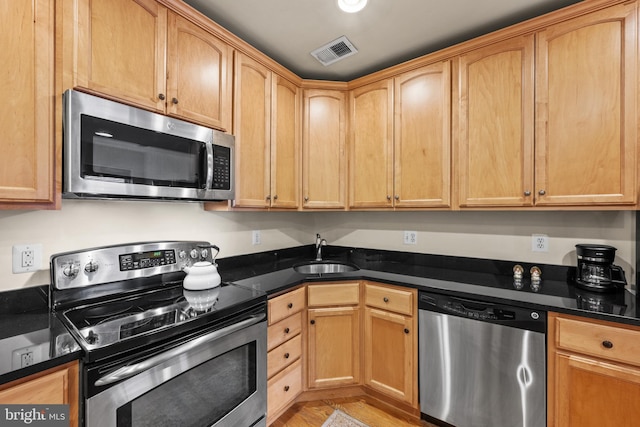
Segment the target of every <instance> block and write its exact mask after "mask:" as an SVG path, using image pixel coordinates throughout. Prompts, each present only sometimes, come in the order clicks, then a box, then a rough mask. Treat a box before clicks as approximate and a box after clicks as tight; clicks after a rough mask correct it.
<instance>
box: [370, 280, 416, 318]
mask: <svg viewBox="0 0 640 427" xmlns="http://www.w3.org/2000/svg"><path fill="white" fill-rule="evenodd" d="M364 289H365V291H364V292H365V298H364V301H365V304H367V305H368V306H370V307H377V308H381V309H383V310H389V311H395V312H396V313H402V314H406V315H409V316H413V310H414V308H413V305H414V296H413V295H414V293H415V292H412V291H410V290H403V289H392V288H388V287H386V286H376V285H371V284H368V283H367V284H366V285H365V288H364Z"/></svg>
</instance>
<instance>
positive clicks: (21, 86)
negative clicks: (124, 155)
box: [0, 0, 54, 207]
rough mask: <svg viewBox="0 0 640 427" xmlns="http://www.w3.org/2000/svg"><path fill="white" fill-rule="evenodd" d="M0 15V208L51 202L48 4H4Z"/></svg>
mask: <svg viewBox="0 0 640 427" xmlns="http://www.w3.org/2000/svg"><path fill="white" fill-rule="evenodd" d="M1 11H2V12H1V13H0V23H2V28H3V31H4V35H3V43H2V50H1V51H0V59H1V60H2V64H3V67H2V76H3V77H2V85H3V93H4V95H5V96H4V100H3V102H2V107H1V108H0V112H1V114H0V149H1V150H2V155H1V156H0V204H3V205H4V203H5V202H8V205H9V207H11V206H16V207H18V206H26V205H25V204H24V203H39V204H42V203H45V204H49V203H53V201H54V200H53V199H54V191H53V189H54V184H53V179H54V177H53V169H54V166H53V165H54V160H53V159H54V142H53V136H54V123H53V118H54V103H53V102H54V92H53V88H54V74H53V70H54V33H53V27H54V2H52V1H49V0H35V1H33V0H11V1H5V2H2V8H1ZM14 202H20V204H18V205H14V204H13V203H14Z"/></svg>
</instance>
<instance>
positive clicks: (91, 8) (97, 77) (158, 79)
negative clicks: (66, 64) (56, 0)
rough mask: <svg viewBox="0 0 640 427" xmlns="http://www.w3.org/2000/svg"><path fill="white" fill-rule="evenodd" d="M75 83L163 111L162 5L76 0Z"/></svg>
mask: <svg viewBox="0 0 640 427" xmlns="http://www.w3.org/2000/svg"><path fill="white" fill-rule="evenodd" d="M77 7H78V12H77V13H78V15H77V25H78V30H77V38H78V40H77V49H78V52H77V55H76V57H75V59H74V61H77V62H76V70H75V72H76V81H75V82H74V83H75V85H76V86H80V87H83V88H86V89H89V90H91V91H95V92H99V93H102V94H105V95H108V96H111V97H115V98H119V99H121V100H123V101H125V102H129V103H132V104H136V105H138V106H141V107H143V108H149V109H155V110H158V111H160V112H164V111H165V101H164V100H163V99H164V98H165V96H166V93H165V87H166V44H167V43H166V39H167V9H166V8H165V7H163V6H160V5H159V4H158V3H157V2H156V1H155V0H78V3H77Z"/></svg>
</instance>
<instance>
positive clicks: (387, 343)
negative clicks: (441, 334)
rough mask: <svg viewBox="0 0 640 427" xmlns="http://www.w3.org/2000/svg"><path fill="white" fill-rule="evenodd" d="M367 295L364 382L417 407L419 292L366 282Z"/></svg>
mask: <svg viewBox="0 0 640 427" xmlns="http://www.w3.org/2000/svg"><path fill="white" fill-rule="evenodd" d="M364 295H365V298H364V302H365V304H366V306H365V309H364V384H365V385H366V386H369V387H371V388H372V389H374V390H376V391H378V392H380V393H382V394H384V395H385V396H388V397H391V398H394V399H396V400H399V401H401V402H404V403H406V404H408V405H410V406H411V407H412V408H417V407H418V360H417V356H418V350H417V349H418V320H417V312H416V308H417V307H416V305H417V291H416V290H415V289H407V288H399V287H394V286H388V285H380V284H373V283H369V282H365V283H364Z"/></svg>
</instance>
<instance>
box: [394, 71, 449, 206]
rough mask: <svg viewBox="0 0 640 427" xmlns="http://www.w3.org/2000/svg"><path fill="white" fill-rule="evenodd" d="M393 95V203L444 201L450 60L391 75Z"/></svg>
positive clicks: (437, 203)
mask: <svg viewBox="0 0 640 427" xmlns="http://www.w3.org/2000/svg"><path fill="white" fill-rule="evenodd" d="M394 99H395V125H394V132H395V136H394V157H395V168H394V170H395V179H394V194H393V197H394V205H395V206H396V207H401V208H417V207H448V206H450V194H451V189H450V187H451V185H450V182H451V179H450V175H451V65H450V62H449V61H446V62H441V63H437V64H433V65H429V66H426V67H423V68H420V69H418V70H415V71H411V72H407V73H404V74H401V75H399V76H397V77H396V78H395V91H394Z"/></svg>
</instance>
